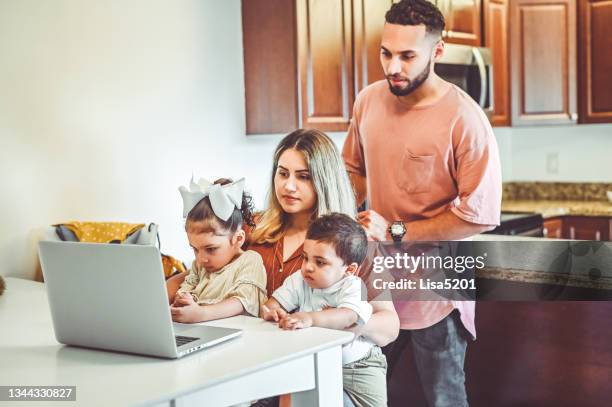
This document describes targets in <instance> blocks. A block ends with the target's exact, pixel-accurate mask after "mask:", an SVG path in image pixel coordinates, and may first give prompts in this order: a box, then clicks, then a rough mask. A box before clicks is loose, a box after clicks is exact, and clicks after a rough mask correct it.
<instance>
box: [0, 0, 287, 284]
mask: <svg viewBox="0 0 612 407" xmlns="http://www.w3.org/2000/svg"><path fill="white" fill-rule="evenodd" d="M0 90H1V91H0V139H1V140H2V142H1V144H2V148H1V152H0V155H1V156H0V174H1V175H0V176H1V177H2V178H1V185H2V201H1V203H0V205H1V206H0V231H1V232H0V233H1V234H0V261H1V264H2V267H1V268H0V270H1V271H0V273H2V274H7V275H21V276H28V277H31V276H32V275H33V273H34V270H35V261H36V258H35V242H34V240H35V239H36V236H35V235H36V230H37V229H38V228H40V227H42V226H44V225H48V224H51V223H54V222H60V221H65V220H71V219H78V220H118V221H134V222H139V221H143V222H150V221H154V222H157V223H159V224H160V227H161V237H162V244H163V250H164V251H166V252H168V253H170V254H174V255H177V256H179V257H181V258H186V257H190V252H189V250H188V246H187V243H186V239H185V238H184V236H183V235H184V232H182V225H181V202H180V198H179V193H178V191H177V187H178V186H179V185H181V184H185V183H187V182H188V180H189V177H190V176H191V173H192V171H194V172H195V173H196V174H200V175H203V176H207V177H210V178H216V177H219V176H230V177H239V176H245V175H246V176H247V183H248V187H249V188H250V189H252V190H253V192H254V193H255V195H256V197H257V199H258V201H259V202H262V201H263V195H264V194H265V188H266V181H267V178H268V170H269V162H270V159H269V157H271V155H272V151H273V148H274V146H275V144H276V143H277V142H278V139H279V138H278V136H277V137H263V138H261V137H260V138H246V137H245V135H244V133H245V131H244V128H245V125H244V96H243V94H244V85H243V69H242V37H241V21H240V1H239V0H232V1H214V0H205V1H202V0H181V1H164V0H159V1H155V0H130V1H124V0H111V1H104V2H100V1H83V0H54V1H40V0H18V1H17V0H12V1H2V2H0Z"/></svg>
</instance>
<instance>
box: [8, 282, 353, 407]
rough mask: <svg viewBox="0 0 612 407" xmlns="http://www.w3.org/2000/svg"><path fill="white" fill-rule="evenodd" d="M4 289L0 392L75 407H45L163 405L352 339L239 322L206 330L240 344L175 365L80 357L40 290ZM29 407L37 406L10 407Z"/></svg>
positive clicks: (105, 355)
mask: <svg viewBox="0 0 612 407" xmlns="http://www.w3.org/2000/svg"><path fill="white" fill-rule="evenodd" d="M6 283H7V290H6V292H5V293H4V295H2V296H0V327H1V328H0V329H1V331H2V332H1V334H0V385H4V386H8V385H31V386H34V385H36V386H43V385H45V386H46V385H62V386H77V393H76V394H77V403H76V404H75V403H74V402H66V403H60V402H52V405H53V406H60V405H62V404H66V405H71V406H74V405H86V406H95V405H104V406H110V405H113V406H119V405H139V404H143V405H144V404H150V403H154V402H156V401H163V400H168V399H172V398H175V397H177V396H180V395H183V394H187V393H190V392H193V391H196V390H199V389H203V388H205V387H208V386H211V385H213V384H215V383H220V382H223V381H225V380H228V379H229V378H233V377H237V376H240V375H245V374H248V373H251V372H254V371H257V370H260V369H262V368H265V367H267V366H272V365H275V364H278V363H282V362H283V361H287V360H291V359H295V358H298V357H300V356H304V355H308V354H312V353H314V352H317V351H320V350H323V349H326V348H329V347H332V346H337V345H340V344H343V343H346V342H349V341H350V340H351V339H352V337H353V335H352V334H351V333H347V332H343V331H335V330H329V329H321V328H309V329H304V330H299V331H282V330H280V329H279V328H278V327H277V326H276V325H275V324H273V323H269V322H265V321H263V320H261V319H256V318H251V317H244V316H239V317H234V318H229V319H225V320H219V321H213V322H210V323H207V324H210V325H215V326H223V327H228V328H240V329H243V330H244V333H243V335H241V337H240V338H237V339H233V340H231V341H229V342H226V343H224V344H221V345H218V346H216V347H213V348H211V349H207V350H204V351H200V352H196V353H194V354H192V355H189V356H187V357H185V358H183V359H180V360H163V359H156V358H151V357H144V356H136V355H127V354H118V353H111V352H105V351H98V350H89V349H82V348H77V347H71V346H65V345H61V344H59V343H58V342H57V341H56V340H55V336H54V333H53V328H52V321H51V315H50V312H49V305H48V303H47V293H46V290H45V286H44V284H42V283H37V282H33V281H28V280H21V279H16V278H7V279H6ZM126 312H129V310H126ZM287 379H288V380H290V378H287ZM30 404H31V405H35V406H40V405H41V404H40V403H37V402H31V403H29V402H19V404H18V405H19V406H26V405H30ZM0 405H8V403H7V402H0Z"/></svg>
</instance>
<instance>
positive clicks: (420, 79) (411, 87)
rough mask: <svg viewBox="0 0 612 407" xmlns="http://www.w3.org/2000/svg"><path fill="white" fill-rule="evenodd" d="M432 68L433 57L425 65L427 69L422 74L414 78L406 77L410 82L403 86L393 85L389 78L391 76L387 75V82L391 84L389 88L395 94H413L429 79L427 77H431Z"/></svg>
mask: <svg viewBox="0 0 612 407" xmlns="http://www.w3.org/2000/svg"><path fill="white" fill-rule="evenodd" d="M430 68H431V59H430V60H429V62H427V66H426V67H425V69H423V71H422V72H421V73H420V74H418V75H417V76H416V77H415V78H414V79H412V80H410V79H406V80H407V82H408V85H406V86H405V87H402V88H400V87H397V86H393V85H391V80H390V79H389V76H387V83H388V84H389V90H390V91H391V93H393V94H394V95H395V96H407V95H409V94H411V93H412V92H414V91H415V90H416V89H417V88H418V87H419V86H421V85H422V84H423V83H424V82H425V81H426V80H427V78H428V77H429V69H430Z"/></svg>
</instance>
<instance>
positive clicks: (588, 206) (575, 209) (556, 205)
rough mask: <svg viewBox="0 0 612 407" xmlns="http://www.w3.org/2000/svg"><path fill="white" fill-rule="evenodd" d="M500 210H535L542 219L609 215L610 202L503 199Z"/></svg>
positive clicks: (611, 209)
mask: <svg viewBox="0 0 612 407" xmlns="http://www.w3.org/2000/svg"><path fill="white" fill-rule="evenodd" d="M502 212H536V213H540V214H542V217H543V218H544V219H547V218H554V217H556V216H565V215H572V216H610V217H612V203H611V202H606V201H570V200H563V201H561V200H558V201H553V200H508V201H506V200H504V201H502Z"/></svg>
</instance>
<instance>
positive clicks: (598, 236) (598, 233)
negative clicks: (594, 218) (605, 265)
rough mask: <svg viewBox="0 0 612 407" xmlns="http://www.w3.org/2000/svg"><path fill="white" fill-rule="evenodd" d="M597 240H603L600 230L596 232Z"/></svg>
mask: <svg viewBox="0 0 612 407" xmlns="http://www.w3.org/2000/svg"><path fill="white" fill-rule="evenodd" d="M595 240H597V241H600V240H601V232H600V231H599V230H598V231H597V232H595Z"/></svg>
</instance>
